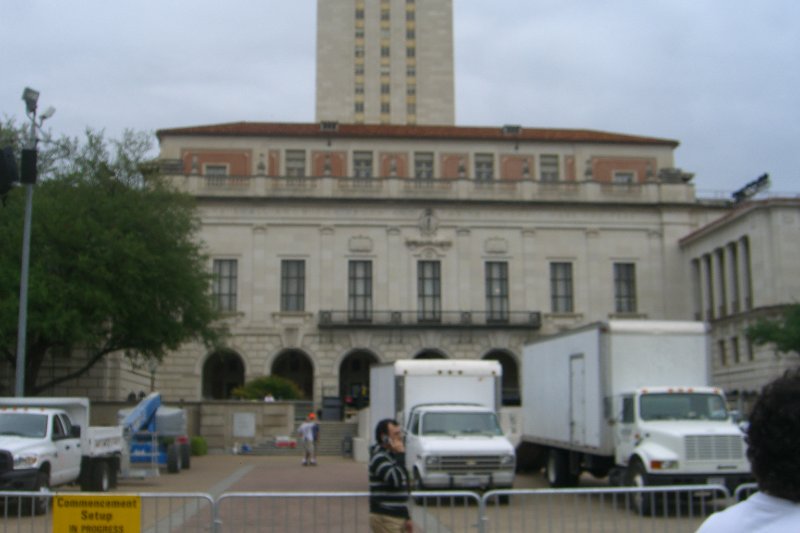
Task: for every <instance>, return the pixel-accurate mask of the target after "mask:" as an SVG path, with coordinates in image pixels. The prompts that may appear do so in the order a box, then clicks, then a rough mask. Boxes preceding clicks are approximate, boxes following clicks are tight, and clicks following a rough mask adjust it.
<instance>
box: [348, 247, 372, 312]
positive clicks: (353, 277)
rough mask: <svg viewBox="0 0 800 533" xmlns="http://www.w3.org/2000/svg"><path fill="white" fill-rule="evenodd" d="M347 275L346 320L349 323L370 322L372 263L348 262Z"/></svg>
mask: <svg viewBox="0 0 800 533" xmlns="http://www.w3.org/2000/svg"><path fill="white" fill-rule="evenodd" d="M348 270H349V274H348V306H347V310H348V318H349V320H350V321H351V322H369V321H370V320H372V261H350V263H349V269H348Z"/></svg>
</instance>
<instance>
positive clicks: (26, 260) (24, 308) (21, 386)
mask: <svg viewBox="0 0 800 533" xmlns="http://www.w3.org/2000/svg"><path fill="white" fill-rule="evenodd" d="M22 99H23V100H24V101H25V111H26V113H27V115H28V116H29V117H30V119H31V132H30V136H29V138H28V142H27V146H26V147H25V149H23V164H22V173H23V176H22V182H23V184H24V186H25V223H24V228H23V231H22V266H21V271H20V279H19V320H18V323H17V373H16V383H15V387H14V391H15V396H17V397H22V396H24V395H25V341H26V336H27V330H28V271H29V270H30V253H31V217H32V214H33V186H34V184H35V183H36V157H37V152H36V143H37V140H38V139H37V136H36V129H37V123H36V105H37V103H38V101H39V93H38V91H35V90H33V89H31V88H29V87H26V88H25V91H24V92H23V93H22ZM53 113H55V109H53V108H52V107H51V108H48V109H47V110H46V111H45V112H44V113H43V114H42V117H41V119H40V120H39V124H38V126H41V125H42V123H43V122H44V121H45V120H46V119H48V118H50V117H51V116H53ZM26 150H27V152H28V153H27V154H26V153H25V151H26ZM26 155H27V158H26Z"/></svg>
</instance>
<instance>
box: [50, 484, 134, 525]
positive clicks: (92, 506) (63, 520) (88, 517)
mask: <svg viewBox="0 0 800 533" xmlns="http://www.w3.org/2000/svg"><path fill="white" fill-rule="evenodd" d="M141 521H142V498H141V497H140V496H130V495H127V496H126V495H119V494H115V495H96V494H92V495H81V494H56V495H54V496H53V533H139V531H140V530H141V527H140V525H141Z"/></svg>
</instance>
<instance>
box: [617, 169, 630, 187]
mask: <svg viewBox="0 0 800 533" xmlns="http://www.w3.org/2000/svg"><path fill="white" fill-rule="evenodd" d="M612 180H613V182H614V183H617V184H620V185H629V184H631V183H633V181H634V174H633V172H631V171H629V170H625V171H622V172H620V171H617V172H614V177H613V178H612Z"/></svg>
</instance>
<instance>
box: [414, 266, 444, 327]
mask: <svg viewBox="0 0 800 533" xmlns="http://www.w3.org/2000/svg"><path fill="white" fill-rule="evenodd" d="M417 306H418V309H417V318H418V319H419V321H420V322H438V321H439V320H441V315H442V280H441V264H440V263H439V261H420V262H419V263H417Z"/></svg>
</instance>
